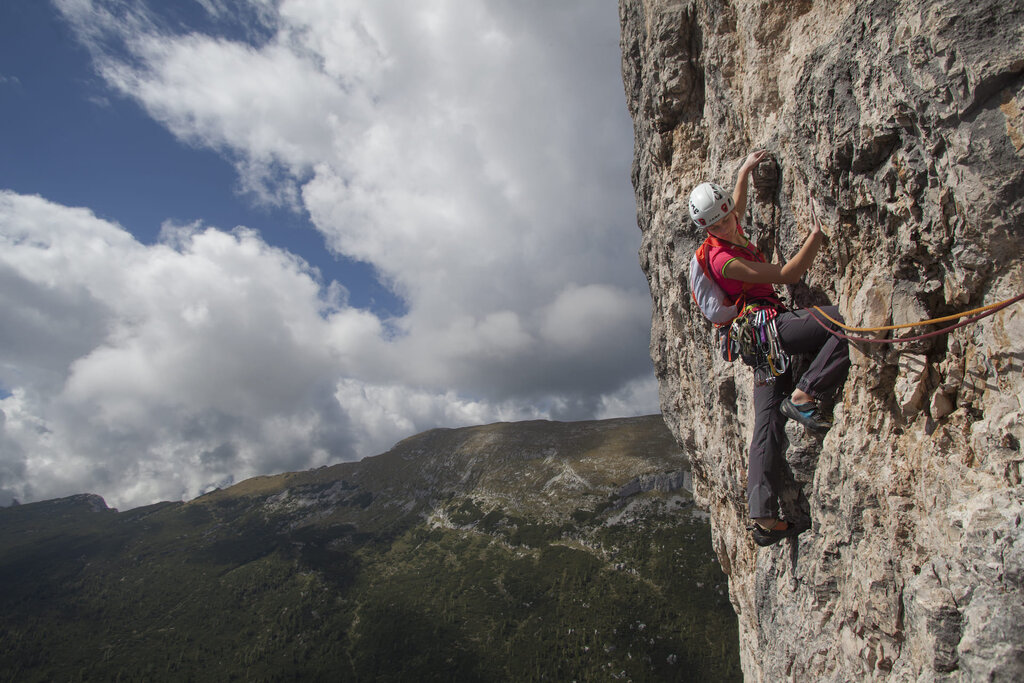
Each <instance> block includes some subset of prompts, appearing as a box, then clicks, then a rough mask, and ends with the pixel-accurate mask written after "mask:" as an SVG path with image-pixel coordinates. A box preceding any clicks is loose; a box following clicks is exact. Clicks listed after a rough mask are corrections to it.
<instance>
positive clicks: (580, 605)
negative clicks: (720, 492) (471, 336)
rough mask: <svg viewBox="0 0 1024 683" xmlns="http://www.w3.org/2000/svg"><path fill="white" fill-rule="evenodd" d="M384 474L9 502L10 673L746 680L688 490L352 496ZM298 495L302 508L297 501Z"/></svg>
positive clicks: (6, 658) (3, 675) (1, 603)
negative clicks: (113, 500)
mask: <svg viewBox="0 0 1024 683" xmlns="http://www.w3.org/2000/svg"><path fill="white" fill-rule="evenodd" d="M659 423H660V421H659ZM603 427H604V428H606V427H607V424H605V425H603ZM645 428H646V427H645ZM459 432H461V430H454V431H453V432H452V434H451V435H450V436H451V437H452V438H455V439H456V440H458V439H459V438H461V436H464V435H461V436H460V434H459ZM616 433H617V435H618V437H617V438H621V437H622V433H621V432H620V431H617V432H616ZM476 436H477V437H479V433H477V434H476ZM550 437H551V434H550V433H547V436H546V437H545V438H546V439H548V442H550ZM459 443H464V442H462V441H460V442H459ZM435 446H436V444H435ZM666 448H667V449H669V450H671V446H668V445H666ZM455 450H458V447H457V446H456V447H454V448H453V449H450V450H449V451H448V452H453V451H455ZM528 450H529V448H527V451H528ZM612 451H615V449H610V450H609V454H608V455H606V456H604V457H608V458H621V457H622V455H623V452H622V450H621V449H619V450H618V451H617V454H616V452H612ZM481 453H482V452H481V451H479V450H476V451H474V453H473V457H474V458H477V459H479V458H480V456H481ZM588 453H590V454H591V455H592V454H593V451H592V450H590V451H588ZM483 455H486V453H483ZM492 455H493V452H492ZM583 455H585V454H583ZM583 455H581V454H580V453H579V452H575V451H573V449H572V447H569V446H566V447H565V448H564V449H563V452H561V453H560V454H555V455H554V456H553V455H552V452H551V451H550V450H546V451H544V454H543V457H544V459H545V462H547V463H548V464H549V465H551V464H552V459H554V460H555V461H556V462H554V464H555V465H557V466H559V467H564V466H565V465H566V463H571V462H575V463H576V466H577V469H579V468H578V464H579V460H578V459H579V458H580V457H583ZM429 456H430V454H429V453H428V454H427V455H424V456H422V457H429ZM380 457H382V458H383V457H384V456H380ZM586 457H591V456H590V455H587V456H586ZM638 457H639V456H638ZM643 457H644V458H648V459H651V462H652V465H653V464H654V461H656V460H658V459H661V461H662V463H661V467H662V468H663V469H665V468H666V466H667V465H670V464H672V463H673V462H675V461H674V460H672V457H676V456H671V457H669V456H668V455H666V452H662V453H660V454H650V455H646V456H643ZM574 458H577V460H573V459H574ZM666 458H668V459H666ZM527 459H528V460H529V458H527ZM370 460H373V459H370ZM492 460H493V458H492ZM486 461H487V458H483V462H485V463H486ZM367 462H368V461H364V462H363V463H355V464H351V465H350V466H349V467H348V468H347V469H344V470H335V469H334V468H329V469H328V470H319V471H315V472H316V475H315V478H316V481H315V482H314V481H313V478H314V475H313V473H306V475H305V478H303V477H299V476H298V475H284V476H282V477H281V478H280V479H279V480H269V481H268V480H264V481H261V482H259V485H258V486H257V485H254V484H253V483H243V485H240V486H239V487H236V490H232V489H228V490H226V491H223V492H218V493H216V494H212V495H209V496H204V497H202V498H199V499H197V500H196V501H192V502H190V503H164V504H159V505H154V506H151V507H147V508H140V509H136V510H131V511H127V512H121V513H119V512H116V511H113V510H104V509H103V508H102V505H98V504H97V502H98V499H97V498H95V497H91V498H90V497H85V496H79V497H73V498H68V499H62V500H58V501H48V502H44V503H35V504H31V505H22V506H18V507H14V508H9V509H5V510H0V585H3V587H4V590H3V592H2V594H0V679H2V680H10V681H77V680H88V681H101V680H102V681H108V680H109V681H115V680H123V681H127V680H137V681H141V680H146V681H153V680H183V681H188V680H194V681H230V680H239V681H243V680H244V681H287V680H301V681H310V680H313V681H316V680H325V681H337V680H360V681H361V680H366V681H371V680H372V681H399V680H400V681H429V680H445V681H449V680H452V681H454V680H458V681H473V680H478V681H505V680H515V681H521V680H551V681H570V680H580V681H582V680H590V681H593V680H633V681H648V680H649V681H663V680H701V681H707V680H733V679H734V680H738V679H739V678H740V673H739V661H738V654H737V642H736V641H737V637H736V624H735V616H734V615H733V613H732V610H731V607H730V605H729V602H728V598H727V597H726V594H727V591H726V587H725V577H724V575H723V574H722V572H721V570H720V568H719V567H718V565H717V564H716V563H715V561H714V557H713V554H712V552H711V541H710V534H709V529H708V525H707V523H706V522H705V521H704V520H703V519H702V516H701V515H700V513H699V512H696V513H695V512H694V510H693V508H692V506H690V505H689V504H688V502H687V495H686V494H685V492H684V491H671V492H664V491H663V492H658V491H647V492H640V493H637V494H636V495H632V496H629V497H628V498H623V497H621V496H619V495H618V494H617V493H615V491H614V490H609V488H611V489H614V487H609V486H605V485H603V484H602V485H594V486H593V487H592V488H590V489H581V490H579V491H578V492H577V494H576V495H577V500H578V501H582V502H586V503H587V505H584V506H581V507H578V508H576V509H574V510H573V511H572V512H571V513H570V514H568V515H561V516H560V515H554V514H551V513H550V510H551V509H554V508H556V507H558V506H557V505H552V506H550V508H549V506H547V505H540V506H532V507H531V506H523V505H497V504H495V503H494V500H495V499H496V498H501V497H502V496H508V495H511V494H513V493H514V492H515V488H516V483H515V482H509V483H508V484H507V487H506V488H504V489H503V490H502V491H496V490H494V487H493V486H491V488H490V490H487V491H485V490H484V489H482V488H480V487H479V486H475V487H467V488H464V489H463V490H462V491H461V492H459V493H456V492H455V491H456V488H451V487H448V488H446V493H445V497H444V498H443V499H436V498H432V497H431V496H430V495H426V493H425V491H426V490H425V489H423V488H422V487H420V488H419V489H418V490H419V491H420V493H421V494H422V495H421V496H419V497H417V498H415V499H410V500H406V501H403V505H402V508H403V509H405V510H407V513H406V514H396V513H395V512H394V508H395V506H396V503H397V502H399V501H395V500H388V499H386V498H385V497H384V496H383V495H381V494H380V493H379V491H378V492H377V493H376V494H375V493H374V492H371V491H367V490H365V489H366V484H365V483H364V484H362V485H360V484H357V483H355V482H357V481H358V480H359V476H360V471H361V470H365V469H366V467H367V465H366V464H365V463H367ZM460 462H461V463H462V465H459V463H460ZM517 462H518V461H517ZM537 462H538V464H537V467H540V464H539V463H540V459H539V456H538V460H537ZM618 464H619V465H622V463H621V462H619V463H618ZM377 465H379V463H377ZM463 465H465V462H464V461H458V460H456V461H453V466H454V469H453V471H452V473H453V475H454V474H455V473H457V472H458V471H459V468H460V467H462V466H463ZM613 465H614V463H611V462H609V463H608V467H609V468H612V467H613ZM491 466H492V467H493V468H498V467H501V466H502V465H501V463H499V462H492V463H491ZM516 467H522V463H521V462H518V464H517V465H516ZM652 471H653V470H652ZM342 472H344V473H346V474H347V475H348V476H349V477H350V480H340V479H334V477H335V476H337V475H338V474H340V473H342ZM462 472H463V473H464V472H465V470H464V469H463V470H462ZM374 476H375V477H377V478H378V479H377V481H378V482H379V481H381V480H380V479H379V476H380V475H379V474H378V475H374ZM405 476H407V477H411V478H413V479H415V477H416V476H418V475H416V474H409V473H406V475H405ZM622 483H625V482H622ZM406 484H409V482H406ZM377 486H378V488H379V487H380V486H381V484H378V485H377ZM360 487H362V488H361V489H360ZM409 488H417V487H416V486H412V485H411V484H409ZM442 488H444V487H442ZM357 489H360V491H358V492H357ZM328 490H331V491H334V492H335V493H336V494H337V493H338V492H339V491H340V492H343V493H344V494H345V495H344V496H342V497H341V498H339V497H338V496H337V495H335V496H334V497H333V498H332V499H331V501H330V502H325V500H324V499H323V497H322V494H323V492H324V491H328ZM296 491H298V492H300V493H302V494H303V495H306V496H307V498H306V499H304V500H305V502H304V503H303V504H302V505H299V506H298V507H296V506H295V505H292V506H288V505H282V504H281V501H282V499H283V498H284V497H286V496H284V495H283V494H290V495H291V496H292V498H291V499H292V500H294V499H295V496H296V495H298V494H297V493H296ZM318 492H319V494H320V495H321V497H320V498H317V497H316V495H315V494H317V493H318ZM360 493H361V497H360ZM353 494H354V495H353ZM499 494H500V495H499ZM558 495H560V496H561V497H563V498H564V497H565V496H568V495H569V494H568V493H565V492H562V493H560V494H558ZM310 496H312V497H310ZM356 499H357V500H358V502H353V500H356ZM311 500H312V501H314V502H309V501H311ZM339 500H340V501H341V502H339ZM595 500H600V502H598V503H596V504H595V503H594V501H595ZM417 501H419V502H418V503H417ZM565 502H566V501H565V500H562V501H561V503H562V504H564V503H565ZM375 507H377V508H380V509H382V510H383V509H385V508H386V509H388V510H391V512H390V513H389V514H383V513H381V514H377V515H374V514H373V510H374V508H375ZM346 514H348V517H349V521H345V520H346ZM371 518H372V519H376V520H377V522H376V523H369V522H367V520H369V519H371ZM356 521H358V522H360V523H359V524H357V523H356Z"/></svg>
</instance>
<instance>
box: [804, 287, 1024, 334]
mask: <svg viewBox="0 0 1024 683" xmlns="http://www.w3.org/2000/svg"><path fill="white" fill-rule="evenodd" d="M1021 300H1024V294H1018V295H1017V296H1015V297H1011V298H1009V299H1006V300H1004V301H999V302H997V303H994V304H990V305H988V306H982V307H980V308H975V309H972V310H970V311H964V312H963V313H956V314H954V315H947V316H945V317H942V318H932V319H931V320H922V321H920V322H916V323H906V324H903V325H886V326H883V327H850V326H849V325H844V324H843V323H841V322H839V321H838V320H836V319H835V318H833V317H832V316H830V315H829V314H828V313H826V312H825V311H823V310H821V308H820V307H818V306H815V307H814V308H813V309H807V312H808V313H809V314H810V316H811V317H812V318H814V320H815V321H817V323H818V324H819V325H821V326H822V327H824V328H825V329H826V330H828V331H829V332H830V333H831V334H833V335H835V336H837V337H839V338H840V339H846V340H849V341H854V342H868V343H871V344H902V343H906V342H913V341H920V340H922V339H928V338H929V337H937V336H939V335H942V334H947V333H949V332H952V331H953V330H956V329H959V328H961V327H965V326H967V325H970V324H972V323H976V322H978V321H979V320H981V319H983V318H987V317H988V316H990V315H994V314H995V313H998V312H999V311H1001V310H1003V309H1004V308H1006V307H1007V306H1012V305H1013V304H1015V303H1017V302H1018V301H1021ZM814 311H817V312H818V313H820V314H821V315H823V316H824V317H825V318H826V319H827V320H829V321H830V322H832V323H833V324H835V325H838V326H839V327H841V328H843V329H844V330H847V331H850V332H888V331H890V330H902V329H906V328H908V327H922V326H924V325H934V324H937V323H944V322H949V321H950V320H957V319H959V318H963V317H966V316H970V317H968V318H967V319H966V320H964V321H963V322H960V323H957V324H956V325H950V326H949V327H943V328H942V329H939V330H934V331H932V332H927V333H925V334H919V335H917V336H914V337H897V338H894V339H876V338H874V337H854V336H850V335H846V334H843V333H842V332H839V331H838V330H836V329H833V328H832V327H829V325H828V323H826V322H825V321H824V320H822V319H821V318H819V317H818V316H817V315H815V314H814ZM976 314H977V315H976Z"/></svg>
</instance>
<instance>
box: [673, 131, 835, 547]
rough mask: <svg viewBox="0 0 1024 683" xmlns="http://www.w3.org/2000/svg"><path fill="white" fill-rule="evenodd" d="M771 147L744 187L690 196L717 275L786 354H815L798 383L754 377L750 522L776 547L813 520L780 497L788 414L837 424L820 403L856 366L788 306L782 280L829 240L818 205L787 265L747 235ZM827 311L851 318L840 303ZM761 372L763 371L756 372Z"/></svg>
mask: <svg viewBox="0 0 1024 683" xmlns="http://www.w3.org/2000/svg"><path fill="white" fill-rule="evenodd" d="M766 155H767V152H766V151H765V150H759V151H756V152H753V153H751V154H750V155H749V156H748V157H747V158H746V160H745V161H744V162H743V165H742V166H741V167H740V170H739V174H738V177H737V180H736V187H735V188H734V189H733V192H732V195H731V196H729V195H728V194H727V193H726V192H725V190H723V189H722V188H721V187H720V186H718V185H715V184H714V183H702V184H701V185H699V186H698V187H697V188H696V189H694V190H693V192H692V193H691V194H690V217H691V218H692V219H693V222H694V224H695V225H696V226H697V227H698V229H700V228H703V229H705V230H706V231H707V234H708V236H709V237H711V238H714V239H709V240H707V243H708V245H709V247H708V248H709V252H708V254H707V263H708V270H709V276H710V277H712V278H713V279H714V281H715V282H716V283H717V284H718V285H719V286H720V287H721V288H722V289H723V290H724V291H725V293H726V294H727V295H728V296H729V297H730V298H731V299H733V300H737V299H741V298H742V300H743V302H744V305H743V308H742V313H741V317H743V316H747V317H748V319H749V316H755V315H757V314H758V313H759V312H763V311H767V313H762V314H761V317H760V318H758V319H759V320H762V321H763V320H765V318H766V316H768V317H770V318H771V319H772V322H773V323H774V325H773V329H772V330H771V332H772V333H774V334H775V335H776V341H777V342H778V343H779V345H780V346H781V349H782V351H783V352H785V353H786V354H789V355H800V354H806V355H811V354H813V356H814V357H813V360H812V361H811V364H810V366H809V367H808V368H807V370H806V372H804V374H803V376H802V377H800V379H799V381H797V382H795V384H794V378H793V372H792V371H791V370H789V369H788V368H787V369H786V371H785V372H784V373H782V374H780V375H778V376H775V377H773V378H769V380H768V381H766V382H765V381H758V380H757V379H755V383H754V433H753V437H752V438H751V443H750V454H749V458H748V465H747V501H748V505H749V514H750V517H751V519H752V521H753V524H752V525H751V526H750V527H748V528H749V529H750V531H751V532H752V534H753V537H754V541H755V542H756V543H757V544H758V545H761V546H768V545H772V544H773V543H777V542H778V541H780V540H782V539H783V538H787V537H791V536H796V535H797V534H799V533H801V532H803V531H805V530H806V529H807V525H806V524H801V523H797V522H792V521H789V522H787V521H785V520H783V519H781V516H780V514H779V499H778V494H779V491H780V486H781V480H782V471H783V468H784V467H785V461H784V458H783V454H782V448H783V439H784V438H785V422H786V419H787V418H789V419H793V420H796V421H797V422H799V423H801V424H802V425H803V426H804V427H805V428H806V429H809V430H812V431H819V432H820V431H827V430H828V429H829V428H830V427H831V422H830V421H829V419H827V418H826V417H825V416H824V415H823V414H822V410H821V408H820V407H819V405H818V404H819V401H821V400H822V399H825V398H828V397H829V396H830V395H832V393H833V392H834V391H835V390H836V389H837V388H838V387H840V386H841V385H842V384H843V382H845V380H846V375H847V373H848V371H849V369H850V354H849V346H848V344H847V342H846V340H844V339H840V338H838V337H836V336H833V335H832V334H830V333H829V332H828V330H826V329H825V328H824V327H822V326H821V325H820V324H819V323H818V322H816V321H815V320H814V319H813V318H812V317H811V316H810V314H809V313H808V311H807V310H805V309H800V310H788V309H786V308H785V307H784V306H783V305H782V303H781V300H780V299H779V297H778V295H777V294H776V292H775V287H774V285H792V284H795V283H797V282H798V281H799V280H800V278H801V277H803V275H804V273H806V272H807V270H808V268H810V266H811V263H812V262H813V261H814V258H815V256H817V254H818V250H819V248H820V246H821V241H822V231H821V224H820V222H819V221H818V218H817V215H816V214H815V213H814V207H813V205H812V207H811V214H812V221H811V225H810V232H809V233H808V235H807V237H806V239H805V240H804V243H803V246H801V247H800V250H799V251H797V253H796V255H795V256H793V258H791V259H789V260H788V261H786V262H785V263H783V264H781V265H779V264H775V263H769V262H767V260H766V259H765V257H764V255H763V254H761V252H760V251H759V250H758V249H757V247H756V246H755V245H754V244H753V243H751V242H750V241H749V240H748V239H747V238H746V236H745V235H744V234H743V230H742V228H741V227H740V217H742V216H743V215H744V212H745V209H746V205H747V180H748V177H749V175H750V173H751V171H752V170H753V169H754V168H755V167H756V166H757V165H758V164H759V163H761V162H762V160H764V159H765V157H766ZM822 310H824V311H825V312H827V313H828V314H829V315H830V316H832V317H833V318H835V319H836V320H838V321H840V322H843V318H842V317H841V316H840V314H839V310H838V308H837V307H836V306H825V307H822ZM755 377H756V373H755Z"/></svg>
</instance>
